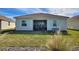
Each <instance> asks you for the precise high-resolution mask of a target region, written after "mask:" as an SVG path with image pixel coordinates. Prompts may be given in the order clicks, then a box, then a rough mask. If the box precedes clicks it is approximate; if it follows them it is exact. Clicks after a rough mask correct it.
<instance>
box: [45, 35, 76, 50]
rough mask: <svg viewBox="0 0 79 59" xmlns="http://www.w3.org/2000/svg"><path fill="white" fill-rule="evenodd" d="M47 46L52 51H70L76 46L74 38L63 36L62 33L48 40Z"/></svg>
mask: <svg viewBox="0 0 79 59" xmlns="http://www.w3.org/2000/svg"><path fill="white" fill-rule="evenodd" d="M46 46H47V48H48V49H50V50H52V51H69V50H72V49H73V48H74V47H75V44H74V40H73V39H69V38H63V36H62V35H54V36H52V37H51V39H49V40H48V41H47V44H46Z"/></svg>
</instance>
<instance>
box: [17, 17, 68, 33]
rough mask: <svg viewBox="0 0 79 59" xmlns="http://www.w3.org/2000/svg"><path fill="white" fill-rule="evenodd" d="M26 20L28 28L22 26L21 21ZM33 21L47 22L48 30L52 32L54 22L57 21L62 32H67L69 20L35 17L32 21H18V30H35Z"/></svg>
mask: <svg viewBox="0 0 79 59" xmlns="http://www.w3.org/2000/svg"><path fill="white" fill-rule="evenodd" d="M22 20H25V21H26V22H27V26H24V27H23V26H21V21H22ZM33 20H47V30H52V28H53V20H56V21H57V27H58V28H59V29H60V31H62V30H67V20H66V18H64V17H56V16H54V17H45V16H35V17H33V18H32V19H26V18H24V19H16V30H33Z"/></svg>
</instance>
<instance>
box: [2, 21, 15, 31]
mask: <svg viewBox="0 0 79 59" xmlns="http://www.w3.org/2000/svg"><path fill="white" fill-rule="evenodd" d="M14 28H15V23H14V22H10V25H8V21H1V30H5V29H14Z"/></svg>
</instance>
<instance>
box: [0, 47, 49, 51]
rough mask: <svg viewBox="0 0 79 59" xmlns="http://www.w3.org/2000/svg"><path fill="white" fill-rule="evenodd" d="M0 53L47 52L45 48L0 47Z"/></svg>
mask: <svg viewBox="0 0 79 59" xmlns="http://www.w3.org/2000/svg"><path fill="white" fill-rule="evenodd" d="M0 51H48V49H47V48H46V47H0Z"/></svg>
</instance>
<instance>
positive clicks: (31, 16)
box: [14, 13, 69, 19]
mask: <svg viewBox="0 0 79 59" xmlns="http://www.w3.org/2000/svg"><path fill="white" fill-rule="evenodd" d="M36 15H43V16H46V17H53V16H54V17H57V16H58V17H64V18H69V17H67V16H60V15H53V14H48V13H34V14H29V15H23V16H17V17H14V18H16V19H21V18H34V16H36Z"/></svg>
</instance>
